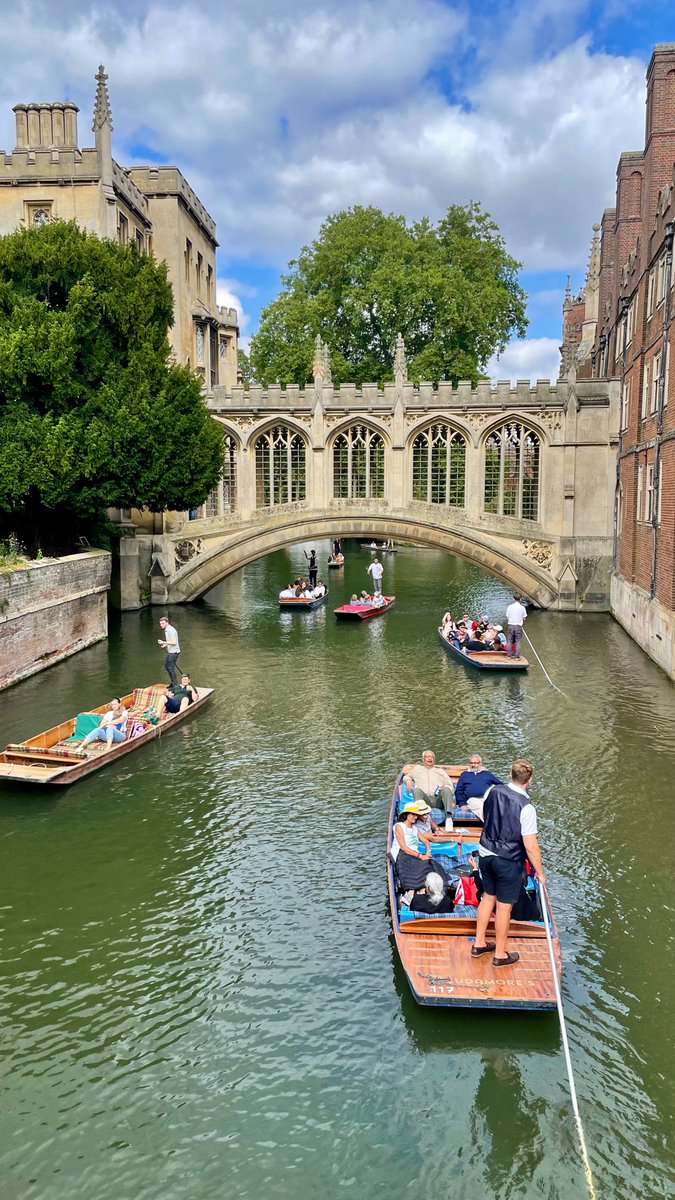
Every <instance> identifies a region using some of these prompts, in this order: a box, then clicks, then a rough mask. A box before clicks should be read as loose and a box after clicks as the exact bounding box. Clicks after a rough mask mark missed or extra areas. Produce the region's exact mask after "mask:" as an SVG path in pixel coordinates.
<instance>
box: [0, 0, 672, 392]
mask: <svg viewBox="0 0 675 1200" xmlns="http://www.w3.org/2000/svg"><path fill="white" fill-rule="evenodd" d="M0 17H1V18H2V29H3V71H2V75H1V77H0V147H4V148H5V149H6V150H7V152H9V151H11V149H12V148H13V146H14V141H15V131H14V117H13V113H12V106H13V105H14V104H17V103H19V102H24V103H26V102H30V101H54V100H66V99H69V100H74V101H75V102H76V103H77V104H79V106H80V108H81V110H82V112H81V114H80V118H79V131H80V145H82V146H84V145H92V144H93V134H91V133H90V132H89V130H90V119H89V118H90V114H91V113H92V111H93V99H94V91H95V83H94V75H95V74H96V71H97V69H98V64H99V62H102V63H104V65H105V68H106V71H107V72H108V75H109V85H108V86H109V91H110V98H111V104H112V112H113V122H114V133H113V153H114V155H115V157H116V159H117V161H118V162H120V163H121V164H122V165H124V166H131V165H134V164H138V163H143V162H151V163H152V162H156V163H164V162H169V163H175V164H176V165H177V166H179V167H180V169H181V170H182V172H183V174H184V175H185V176H186V178H187V179H188V181H189V183H190V184H191V185H192V187H193V188H194V189H195V190H196V192H197V194H198V195H199V196H200V198H201V199H202V201H203V202H204V203H205V205H206V207H207V208H208V209H209V211H210V212H211V214H212V215H213V217H214V218H215V220H216V222H217V227H218V239H219V242H220V249H219V252H218V284H219V298H220V301H221V303H228V304H232V305H235V306H236V307H237V309H238V310H239V313H240V327H241V332H242V344H243V345H244V347H246V346H247V345H248V339H249V338H250V336H251V334H253V333H255V330H256V327H257V323H258V319H259V314H260V311H261V309H262V308H264V307H265V305H266V304H268V303H269V302H270V301H271V300H272V299H274V297H275V296H276V294H277V292H278V290H279V279H280V274H281V272H282V271H283V270H284V268H285V267H286V265H287V263H288V261H289V260H290V259H292V258H293V257H295V255H296V254H297V253H298V251H299V249H300V248H301V246H303V245H305V244H307V243H308V242H310V241H312V240H313V238H315V237H316V235H317V234H318V231H319V229H320V226H321V224H322V222H323V221H324V220H325V218H326V217H327V216H328V215H329V214H330V213H332V212H336V211H339V210H340V209H343V208H348V207H350V206H352V205H354V204H374V205H376V206H378V207H379V208H382V209H383V210H384V211H385V212H396V213H403V214H404V215H405V216H406V217H407V218H409V219H418V218H420V217H422V216H428V217H430V218H431V219H432V220H438V219H439V218H440V217H441V216H442V215H443V214H444V213H445V211H446V210H447V208H448V206H449V205H450V204H463V203H465V202H467V201H469V200H471V199H475V200H478V201H479V202H480V204H481V205H482V206H483V208H485V209H487V210H488V211H489V212H490V213H491V214H492V216H493V217H494V219H495V220H496V221H497V223H498V225H499V226H500V229H501V231H502V233H503V235H504V237H505V239H506V243H507V247H508V249H509V251H510V253H511V254H512V255H514V256H515V257H516V258H517V259H518V260H519V261H520V262H522V264H523V269H522V276H521V282H522V284H523V286H524V288H525V289H526V291H527V293H528V295H529V303H528V316H529V320H530V325H529V329H528V333H527V337H526V338H525V339H524V340H523V341H520V342H515V343H513V344H512V345H511V346H509V347H508V348H507V350H506V351H505V352H504V353H503V354H502V355H501V357H500V359H499V360H498V361H495V360H492V361H491V363H490V366H489V373H490V374H491V375H492V376H493V378H500V379H508V378H512V379H516V378H528V377H529V378H532V379H536V378H549V377H553V378H555V377H556V376H557V371H558V362H559V357H558V346H559V343H560V327H561V307H562V302H563V297H564V291H565V284H566V279H567V274H568V273H569V274H570V275H571V282H572V288H573V290H574V291H577V290H578V289H579V288H580V287H581V286H582V284H583V282H584V279H585V272H586V264H587V261H588V253H589V248H590V243H591V237H592V227H593V222H594V221H598V220H599V219H600V217H601V215H602V211H603V209H604V208H606V207H608V206H611V205H612V204H613V203H614V196H615V178H616V164H617V160H618V157H619V154H620V153H621V152H622V151H624V150H639V149H641V148H642V146H643V144H644V101H645V71H646V68H647V65H648V62H649V58H650V55H651V51H652V48H653V46H654V44H655V43H657V42H668V41H675V9H674V6H673V0H648V2H646V0H597V2H590V0H339V2H337V0H228V2H227V3H224V2H223V0H215V2H213V0H212V3H211V4H204V3H203V2H201V0H200V2H199V3H198V2H197V0H182V2H181V0H171V2H169V0H165V2H163V3H158V2H156V0H105V3H103V2H101V3H92V2H91V0H68V4H65V5H55V4H53V3H52V0H12V2H11V3H10V2H8V0H0Z"/></svg>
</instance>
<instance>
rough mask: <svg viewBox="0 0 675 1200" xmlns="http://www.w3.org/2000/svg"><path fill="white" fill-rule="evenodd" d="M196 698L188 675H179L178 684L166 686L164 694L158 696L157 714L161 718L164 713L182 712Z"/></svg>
mask: <svg viewBox="0 0 675 1200" xmlns="http://www.w3.org/2000/svg"><path fill="white" fill-rule="evenodd" d="M196 699H197V697H196V695H195V689H194V688H193V686H192V682H191V680H190V676H189V675H181V677H180V684H179V686H178V687H177V688H167V689H166V691H165V692H164V695H163V696H160V698H159V700H158V701H157V716H158V717H159V718H160V720H161V718H162V717H163V716H164V715H165V713H179V712H184V711H185V709H186V708H189V706H190V705H191V704H194V702H195V700H196Z"/></svg>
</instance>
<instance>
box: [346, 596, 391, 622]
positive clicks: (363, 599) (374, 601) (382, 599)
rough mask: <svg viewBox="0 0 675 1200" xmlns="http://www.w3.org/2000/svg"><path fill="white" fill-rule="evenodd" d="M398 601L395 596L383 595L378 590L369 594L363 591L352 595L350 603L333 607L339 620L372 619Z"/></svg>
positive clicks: (382, 613) (380, 615)
mask: <svg viewBox="0 0 675 1200" xmlns="http://www.w3.org/2000/svg"><path fill="white" fill-rule="evenodd" d="M395 603H396V597H395V596H383V595H382V593H381V592H376V593H375V595H374V596H369V595H368V593H367V592H362V593H361V595H360V596H356V595H354V596H352V598H351V600H350V601H349V603H348V604H342V605H340V607H339V608H335V609H333V611H334V613H335V618H336V620H337V621H371V620H372V619H373V617H382V616H384V614H385V613H387V612H389V610H390V609H391V608H393V607H394V605H395Z"/></svg>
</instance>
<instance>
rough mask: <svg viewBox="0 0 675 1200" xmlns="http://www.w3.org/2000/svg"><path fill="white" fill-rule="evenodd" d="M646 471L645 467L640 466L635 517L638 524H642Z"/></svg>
mask: <svg viewBox="0 0 675 1200" xmlns="http://www.w3.org/2000/svg"><path fill="white" fill-rule="evenodd" d="M644 473H645V469H644V467H643V466H639V467H638V472H637V495H636V503H635V519H636V521H637V523H638V525H641V524H642V496H643V491H644Z"/></svg>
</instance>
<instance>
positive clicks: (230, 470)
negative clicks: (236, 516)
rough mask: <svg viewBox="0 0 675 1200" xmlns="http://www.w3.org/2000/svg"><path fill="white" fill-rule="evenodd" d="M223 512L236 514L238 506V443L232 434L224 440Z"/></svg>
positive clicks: (227, 435) (226, 435) (227, 434)
mask: <svg viewBox="0 0 675 1200" xmlns="http://www.w3.org/2000/svg"><path fill="white" fill-rule="evenodd" d="M222 487H223V512H224V513H231V512H234V510H235V508H236V504H237V443H236V441H235V439H234V438H233V437H232V435H231V434H229V433H226V434H225V437H224V438H223V480H222Z"/></svg>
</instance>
